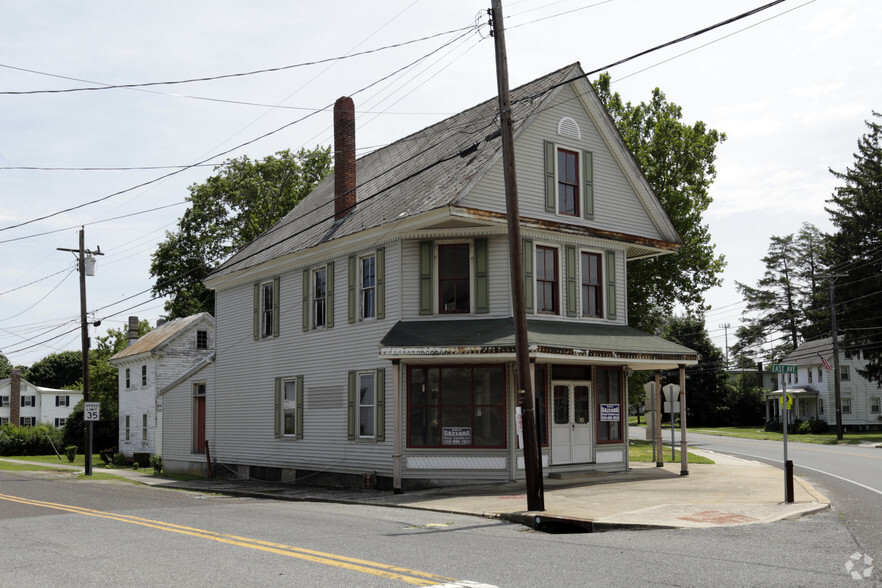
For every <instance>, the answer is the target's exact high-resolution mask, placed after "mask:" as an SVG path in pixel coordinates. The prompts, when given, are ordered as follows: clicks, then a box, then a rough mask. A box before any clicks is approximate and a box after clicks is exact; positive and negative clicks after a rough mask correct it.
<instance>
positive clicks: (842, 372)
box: [839, 365, 851, 382]
mask: <svg viewBox="0 0 882 588" xmlns="http://www.w3.org/2000/svg"><path fill="white" fill-rule="evenodd" d="M850 379H851V373H850V372H849V369H848V366H847V365H841V366H839V381H840V382H847V381H848V380H850Z"/></svg>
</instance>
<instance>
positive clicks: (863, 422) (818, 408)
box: [765, 337, 882, 430]
mask: <svg viewBox="0 0 882 588" xmlns="http://www.w3.org/2000/svg"><path fill="white" fill-rule="evenodd" d="M825 362H826V364H827V365H826V366H825V365H824V364H825ZM781 363H782V364H787V365H796V366H797V372H796V373H795V374H778V377H779V381H778V384H779V385H778V387H777V388H778V389H777V390H774V391H768V392H766V394H765V397H766V420H767V421H771V420H780V418H781V405H780V399H781V394H782V393H783V388H784V387H786V388H787V394H789V395H790V396H791V397H792V398H793V402H794V404H793V407H792V408H791V411H792V412H791V418H796V419H801V420H806V419H813V418H816V419H820V420H823V421H826V422H827V424H829V425H830V426H831V427H832V426H836V401H835V392H834V375H835V374H834V372H833V371H832V370H833V366H834V365H835V364H834V361H833V338H832V337H827V338H825V339H818V340H815V341H806V342H805V343H803V344H802V345H800V346H799V347H797V348H796V350H795V351H794V352H793V353H791V354H790V355H788V356H787V357H785V358H784V360H783V361H781ZM828 367H829V370H828ZM863 367H864V359H863V357H862V355H861V352H860V350H857V351H854V352H850V351H849V350H848V349H843V348H842V347H841V346H840V348H839V396H840V401H841V403H842V424H843V426H844V427H846V428H850V429H857V430H865V429H882V390H880V388H879V386H878V385H877V384H875V383H874V382H871V381H869V380H867V379H866V378H864V377H863V376H862V375H860V373H859V372H858V370H859V369H863Z"/></svg>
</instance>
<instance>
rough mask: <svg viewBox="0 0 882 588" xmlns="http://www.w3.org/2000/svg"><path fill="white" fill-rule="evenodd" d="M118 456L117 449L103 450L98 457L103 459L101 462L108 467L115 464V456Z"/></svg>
mask: <svg viewBox="0 0 882 588" xmlns="http://www.w3.org/2000/svg"><path fill="white" fill-rule="evenodd" d="M115 454H116V449H102V450H101V451H99V452H98V455H99V456H100V457H101V461H103V462H104V463H105V464H107V465H111V464H113V456H114V455H115Z"/></svg>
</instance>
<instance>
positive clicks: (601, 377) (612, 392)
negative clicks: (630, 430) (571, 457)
mask: <svg viewBox="0 0 882 588" xmlns="http://www.w3.org/2000/svg"><path fill="white" fill-rule="evenodd" d="M596 389H597V414H598V419H597V442H598V443H618V442H621V441H622V419H623V418H624V415H625V411H624V410H623V406H622V371H621V370H620V369H619V368H600V367H599V368H597V387H596Z"/></svg>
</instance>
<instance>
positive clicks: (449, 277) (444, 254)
mask: <svg viewBox="0 0 882 588" xmlns="http://www.w3.org/2000/svg"><path fill="white" fill-rule="evenodd" d="M469 274H470V266H469V244H468V243H452V244H443V245H438V312H440V313H465V312H469V301H470V299H471V292H470V280H469Z"/></svg>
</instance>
